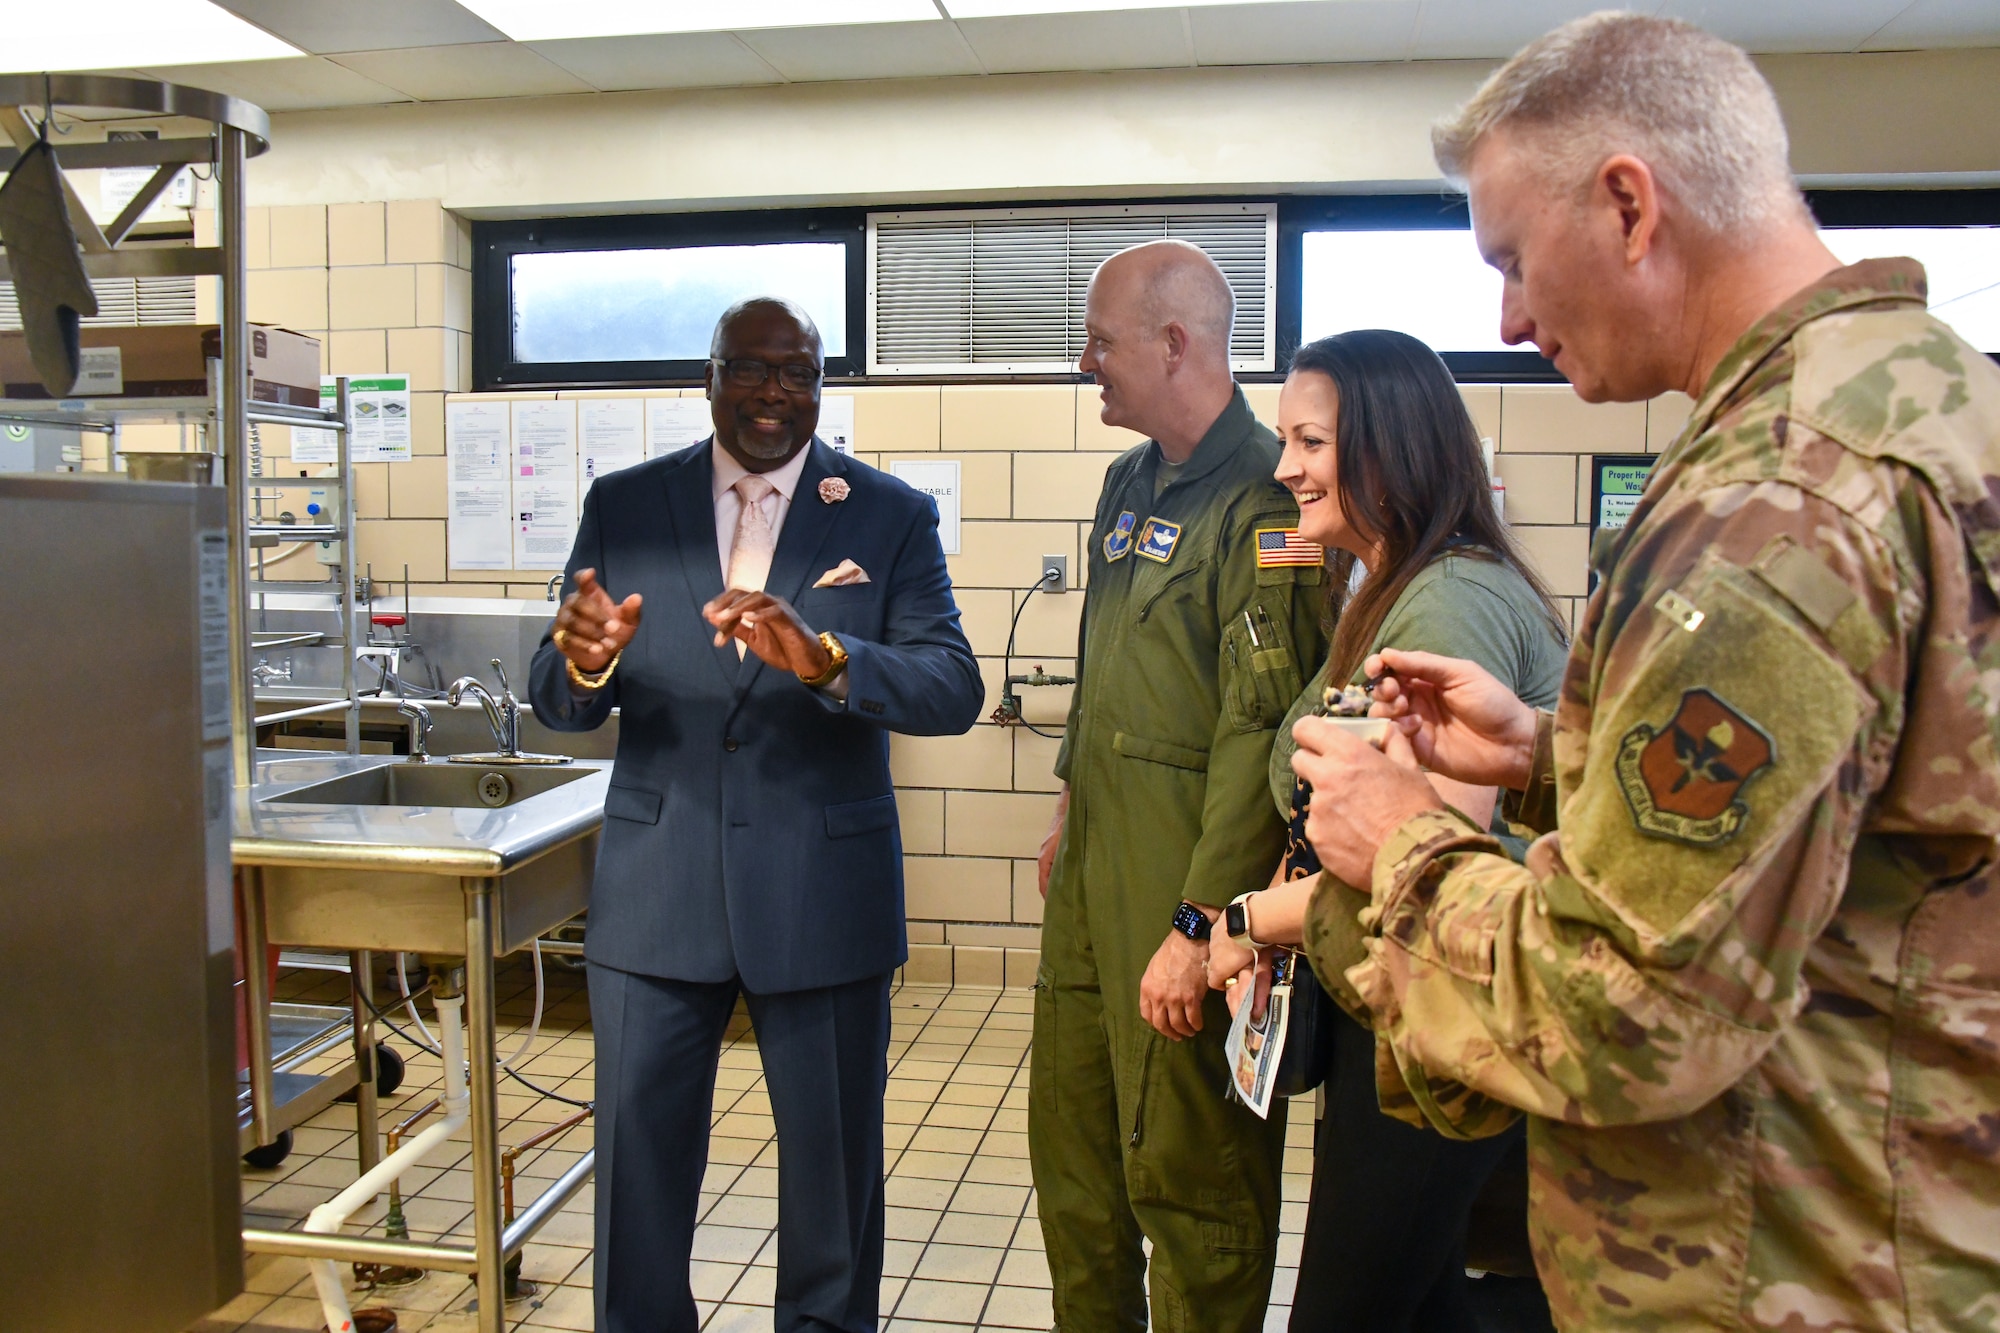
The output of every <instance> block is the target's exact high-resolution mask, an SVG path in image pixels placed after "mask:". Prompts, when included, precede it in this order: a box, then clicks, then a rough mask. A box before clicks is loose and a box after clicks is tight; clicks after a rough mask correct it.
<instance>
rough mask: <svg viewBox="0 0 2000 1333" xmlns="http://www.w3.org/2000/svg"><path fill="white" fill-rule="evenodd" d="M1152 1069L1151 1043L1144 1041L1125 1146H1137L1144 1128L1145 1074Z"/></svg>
mask: <svg viewBox="0 0 2000 1333" xmlns="http://www.w3.org/2000/svg"><path fill="white" fill-rule="evenodd" d="M1152 1070H1153V1043H1152V1042H1150V1041H1148V1042H1147V1043H1146V1049H1145V1051H1144V1052H1143V1053H1142V1054H1141V1055H1140V1056H1139V1089H1138V1092H1137V1094H1136V1095H1135V1096H1134V1097H1133V1099H1132V1138H1131V1140H1130V1141H1129V1142H1128V1144H1127V1146H1128V1147H1132V1148H1136V1147H1138V1146H1139V1139H1140V1136H1141V1135H1143V1134H1144V1133H1145V1129H1146V1076H1147V1075H1148V1074H1150V1073H1152Z"/></svg>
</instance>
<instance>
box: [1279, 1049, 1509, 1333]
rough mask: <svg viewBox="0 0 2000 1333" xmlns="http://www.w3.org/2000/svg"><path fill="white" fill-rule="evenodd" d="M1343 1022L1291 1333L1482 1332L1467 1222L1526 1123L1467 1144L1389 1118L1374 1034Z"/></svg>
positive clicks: (1320, 1140)
mask: <svg viewBox="0 0 2000 1333" xmlns="http://www.w3.org/2000/svg"><path fill="white" fill-rule="evenodd" d="M1334 1017H1335V1020H1336V1021H1335V1023H1334V1034H1335V1035H1334V1050H1333V1064H1332V1072H1331V1073H1329V1074H1328V1075H1327V1083H1326V1115H1325V1117H1324V1118H1323V1119H1322V1120H1321V1121H1320V1124H1319V1132H1318V1135H1317V1138H1316V1141H1315V1143H1314V1155H1313V1182H1312V1203H1311V1205H1310V1206H1309V1208H1308V1209H1307V1211H1306V1234H1305V1244H1304V1247H1303V1249H1302V1250H1301V1252H1300V1256H1299V1284H1298V1290H1297V1293H1296V1294H1295V1295H1294V1296H1293V1297H1292V1322H1291V1333H1478V1330H1479V1328H1480V1322H1479V1318H1478V1315H1477V1314H1476V1313H1475V1312H1474V1309H1473V1306H1472V1304H1471V1298H1470V1293H1469V1291H1468V1288H1469V1287H1470V1286H1471V1279H1469V1278H1467V1277H1466V1276H1465V1223H1466V1217H1467V1215H1468V1214H1469V1213H1470V1212H1471V1210H1472V1201H1473V1199H1474V1198H1475V1197H1476V1196H1477V1195H1478V1193H1479V1190H1480V1186H1482V1185H1483V1184H1485V1182H1486V1177H1487V1176H1488V1175H1489V1174H1490V1173H1491V1172H1492V1170H1493V1167H1494V1165H1495V1164H1496V1163H1497V1162H1499V1161H1500V1159H1501V1158H1502V1157H1504V1156H1505V1155H1506V1153H1507V1150H1508V1148H1509V1147H1510V1146H1511V1145H1512V1144H1513V1142H1514V1140H1515V1139H1516V1138H1518V1137H1519V1136H1520V1135H1522V1134H1523V1133H1525V1130H1524V1128H1523V1127H1522V1126H1520V1125H1516V1126H1514V1128H1512V1129H1510V1130H1508V1131H1507V1133H1505V1134H1502V1135H1499V1136H1496V1137H1494V1138H1490V1139H1478V1140H1474V1141H1472V1142H1462V1141H1460V1140H1456V1139H1447V1138H1445V1137H1444V1136H1443V1135H1441V1134H1436V1133H1433V1132H1431V1131H1430V1130H1423V1129H1418V1128H1416V1127H1415V1126H1412V1125H1406V1124H1404V1123H1403V1122H1402V1121H1400V1120H1394V1119H1391V1118H1390V1117H1388V1116H1386V1115H1383V1114H1382V1111H1381V1107H1380V1105H1379V1104H1378V1103H1377V1101H1376V1096H1375V1037H1374V1034H1373V1033H1371V1032H1369V1031H1368V1030H1367V1029H1366V1028H1364V1027H1362V1026H1361V1025H1360V1024H1358V1023H1356V1022H1355V1021H1354V1020H1353V1019H1351V1018H1348V1017H1347V1015H1345V1014H1336V1015H1335V1016H1334ZM1521 1206H1522V1208H1523V1209H1524V1210H1525V1209H1526V1207H1527V1200H1526V1199H1525V1198H1524V1199H1522V1201H1521Z"/></svg>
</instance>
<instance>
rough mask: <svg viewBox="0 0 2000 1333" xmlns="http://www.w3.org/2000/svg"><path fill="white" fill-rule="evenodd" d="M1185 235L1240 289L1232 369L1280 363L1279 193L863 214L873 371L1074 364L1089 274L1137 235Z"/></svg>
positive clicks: (1140, 238) (1033, 367)
mask: <svg viewBox="0 0 2000 1333" xmlns="http://www.w3.org/2000/svg"><path fill="white" fill-rule="evenodd" d="M1162 237H1172V238H1174V239H1176V240H1184V241H1191V242H1193V243H1194V244H1195V245H1198V246H1200V247H1201V248H1202V249H1203V250H1205V251H1207V252H1208V254H1209V255H1210V256H1211V257H1212V258H1213V259H1214V260H1215V262H1216V263H1217V264H1219V265H1221V267H1222V272H1223V274H1224V276H1226V277H1227V278H1228V279H1229V285H1230V288H1231V289H1232V290H1233V291H1234V292H1235V293H1236V325H1235V328H1234V330H1233V331H1232V333H1231V336H1230V340H1229V355H1230V362H1231V366H1232V368H1233V369H1236V370H1271V369H1273V368H1274V367H1275V364H1276V362H1275V355H1274V346H1275V343H1276V310H1275V278H1276V269H1277V258H1276V257H1277V238H1278V210H1277V206H1276V205H1275V204H1174V205H1168V206H1161V205H1119V206H1114V207H1104V208H1006V209H997V208H996V209H981V210H978V211H967V212H937V213H916V212H913V213H871V214H869V216H868V328H869V335H870V336H869V348H868V372H869V373H870V374H876V375H923V374H930V375H935V374H954V373H955V374H965V373H967V372H972V373H977V372H979V371H991V372H995V373H1002V372H1042V371H1061V370H1074V369H1075V368H1076V358H1077V356H1078V355H1079V354H1080V353H1081V352H1082V351H1083V296H1084V289H1085V288H1086V287H1087V286H1088V285H1089V283H1090V275H1091V274H1092V273H1093V272H1095V271H1096V269H1097V266H1098V265H1099V264H1101V263H1103V262H1104V261H1105V260H1106V259H1108V258H1110V257H1111V256H1112V255H1114V254H1116V253H1117V252H1118V251H1120V250H1123V249H1124V248H1125V247H1126V246H1129V245H1138V244H1139V243H1141V242H1142V241H1156V240H1159V239H1160V238H1162Z"/></svg>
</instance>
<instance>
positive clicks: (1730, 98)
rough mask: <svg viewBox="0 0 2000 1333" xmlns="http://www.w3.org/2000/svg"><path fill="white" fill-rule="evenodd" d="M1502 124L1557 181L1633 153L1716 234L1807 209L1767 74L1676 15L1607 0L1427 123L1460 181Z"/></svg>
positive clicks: (1443, 162) (1582, 185) (1571, 183)
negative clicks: (1622, 7)
mask: <svg viewBox="0 0 2000 1333" xmlns="http://www.w3.org/2000/svg"><path fill="white" fill-rule="evenodd" d="M1503 126H1504V127H1506V128H1508V129H1510V130H1518V131H1525V132H1526V137H1527V138H1528V139H1529V140H1530V146H1529V147H1528V148H1527V149H1526V152H1527V156H1528V158H1529V160H1530V162H1532V163H1534V164H1535V165H1536V166H1537V167H1538V168H1539V169H1540V171H1541V172H1542V174H1543V175H1544V176H1545V177H1546V178H1548V179H1549V180H1550V181H1551V183H1552V184H1555V185H1558V186H1559V187H1564V188H1574V189H1577V190H1587V189H1588V188H1589V183H1590V180H1591V178H1592V176H1593V174H1594V173H1595V171H1596V169H1597V167H1598V166H1600V165H1601V164H1602V163H1603V162H1604V160H1605V159H1606V158H1608V157H1610V156H1612V155H1614V154H1616V153H1622V152H1629V153H1631V154H1632V155H1633V156H1635V157H1638V158H1639V159H1640V160H1642V161H1644V162H1645V163H1646V165H1647V166H1649V167H1651V168H1652V170H1653V173H1654V175H1655V176H1656V177H1657V178H1658V179H1659V181H1660V184H1661V185H1662V187H1664V189H1665V190H1666V191H1667V192H1668V193H1670V194H1671V195H1672V196H1673V198H1674V200H1675V201H1676V202H1677V203H1678V204H1679V206H1680V207H1681V208H1684V209H1685V210H1687V212H1688V213H1689V214H1690V215H1691V216H1692V217H1693V218H1694V220H1695V221H1696V222H1697V223H1699V224H1700V225H1701V226H1702V227H1703V228H1704V229H1706V230H1708V231H1711V232H1714V233H1718V234H1721V233H1727V232H1732V231H1752V232H1757V231H1762V230H1764V229H1765V228H1766V227H1768V226H1769V225H1771V224H1772V223H1775V222H1779V221H1783V220H1787V219H1790V218H1797V217H1801V216H1804V213H1805V203H1804V200H1803V199H1802V198H1801V197H1800V195H1799V190H1798V185H1797V182H1796V181H1794V180H1793V178H1792V171H1791V164H1790V161H1789V156H1788V152H1789V144H1788V142H1787V139H1786V136H1785V121H1784V117H1783V115H1782V114H1780V112H1779V110H1778V99H1777V95H1776V94H1774V93H1773V92H1772V91H1771V85H1770V84H1769V83H1767V82H1765V79H1764V76H1763V74H1761V73H1760V72H1759V71H1758V69H1757V67H1756V66H1755V65H1754V64H1752V63H1751V61H1750V57H1749V56H1748V55H1746V54H1745V53H1744V52H1743V51H1742V50H1741V49H1740V48H1738V47H1735V46H1732V45H1730V44H1729V43H1728V42H1725V41H1723V40H1722V39H1721V38H1719V37H1715V36H1711V35H1710V34H1708V33H1706V32H1703V31H1702V30H1701V29H1700V28H1697V27H1695V26H1694V25H1693V24H1690V23H1683V22H1681V21H1680V20H1678V19H1659V18H1650V17H1648V16H1646V15H1643V14H1632V13H1623V12H1619V11H1615V10H1604V11H1602V12H1599V13H1596V14H1591V15H1588V16H1587V17H1584V18H1580V19H1576V20H1573V21H1572V22H1569V23H1565V24H1564V25H1563V26H1562V27H1560V28H1557V29H1556V30H1555V31H1553V32H1550V33H1548V34H1546V35H1545V36H1542V37H1539V38H1537V39H1536V40H1535V41H1533V42H1530V43H1529V44H1528V45H1527V46H1525V47H1523V48H1522V49H1521V50H1520V51H1519V52H1518V53H1517V54H1516V55H1515V56H1514V58H1513V59H1511V60H1509V61H1508V62H1507V63H1506V64H1504V65H1502V66H1501V67H1500V68H1499V69H1497V70H1495V71H1494V72H1493V74H1492V76H1491V77H1489V78H1488V79H1487V80H1486V82H1485V83H1484V84H1482V85H1480V88H1479V91H1478V92H1476V93H1474V94H1473V95H1472V100H1471V101H1469V102H1467V103H1466V104H1465V105H1464V106H1462V107H1460V108H1459V109H1458V111H1457V113H1456V114H1454V115H1452V116H1450V117H1449V118H1447V119H1445V120H1443V121H1441V122H1439V123H1438V125H1437V126H1436V127H1435V128H1434V129H1432V131H1431V146H1432V149H1433V151H1434V152H1435V153H1436V155H1437V161H1438V165H1439V167H1441V168H1442V169H1443V170H1444V173H1445V175H1446V176H1448V177H1450V178H1451V179H1453V180H1455V181H1459V182H1461V183H1462V182H1463V181H1464V178H1465V176H1466V172H1467V168H1468V166H1469V164H1470V163H1471V160H1472V157H1473V155H1474V154H1475V153H1477V152H1478V150H1479V147H1480V145H1481V143H1483V142H1484V141H1485V139H1486V138H1487V136H1488V135H1490V134H1492V133H1493V131H1494V130H1496V129H1499V128H1501V127H1503Z"/></svg>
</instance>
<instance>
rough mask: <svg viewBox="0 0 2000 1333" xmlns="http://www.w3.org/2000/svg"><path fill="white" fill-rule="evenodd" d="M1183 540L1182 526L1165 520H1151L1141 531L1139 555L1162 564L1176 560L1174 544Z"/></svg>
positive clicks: (1147, 521) (1148, 520)
mask: <svg viewBox="0 0 2000 1333" xmlns="http://www.w3.org/2000/svg"><path fill="white" fill-rule="evenodd" d="M1180 539H1181V525H1180V524H1178V523H1169V522H1167V521H1166V520H1165V519H1163V518H1149V519H1147V520H1146V526H1145V527H1143V528H1141V529H1139V554H1140V555H1143V556H1145V557H1146V558H1147V559H1148V560H1157V561H1159V562H1160V563H1161V564H1163V565H1164V564H1166V563H1167V561H1169V560H1171V559H1173V558H1174V543H1175V542H1178V541H1179V540H1180Z"/></svg>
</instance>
